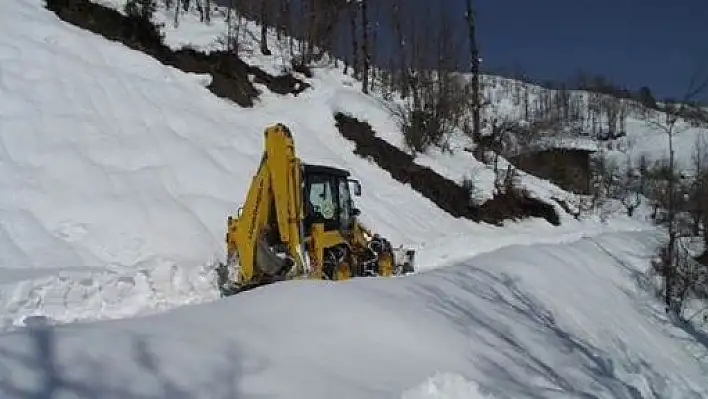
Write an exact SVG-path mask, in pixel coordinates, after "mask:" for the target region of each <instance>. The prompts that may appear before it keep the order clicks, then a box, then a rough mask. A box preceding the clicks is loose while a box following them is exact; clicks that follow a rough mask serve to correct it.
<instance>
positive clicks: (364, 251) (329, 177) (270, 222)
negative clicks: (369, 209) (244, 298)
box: [218, 124, 415, 296]
mask: <svg viewBox="0 0 708 399" xmlns="http://www.w3.org/2000/svg"><path fill="white" fill-rule="evenodd" d="M264 135H265V150H264V153H263V157H262V159H261V163H260V165H259V167H258V171H257V173H256V175H255V176H254V177H253V180H252V182H251V186H250V188H249V190H248V194H247V196H246V202H245V203H244V204H243V206H242V207H241V208H239V211H238V214H237V216H236V217H233V216H229V218H228V222H227V233H226V250H227V259H226V263H222V264H220V266H219V268H218V277H219V288H220V290H221V293H222V295H224V296H228V295H233V294H235V293H238V292H241V291H244V290H248V289H251V288H255V287H258V286H261V285H264V284H269V283H273V282H276V281H282V280H289V279H300V278H312V279H327V280H345V279H349V278H352V277H365V276H393V275H402V274H408V273H411V272H413V270H414V264H413V262H414V256H415V252H414V251H413V250H410V249H404V248H402V247H399V248H392V246H391V244H390V243H389V242H388V240H386V239H385V238H383V237H381V236H379V235H378V234H373V233H372V232H371V231H369V230H368V229H367V228H366V227H365V226H364V225H362V223H361V222H360V221H359V220H358V215H359V210H358V209H357V208H355V206H354V202H353V199H352V196H351V191H353V193H354V195H355V196H360V195H361V185H360V183H359V181H357V180H355V179H352V178H350V173H349V172H348V171H346V170H342V169H338V168H334V167H331V166H323V165H312V164H304V163H302V162H301V160H300V159H299V158H298V157H297V156H296V153H295V144H294V141H293V137H292V134H291V132H290V130H289V129H288V127H286V126H285V125H283V124H276V125H273V126H269V127H268V128H266V130H265V132H264ZM350 188H353V190H350Z"/></svg>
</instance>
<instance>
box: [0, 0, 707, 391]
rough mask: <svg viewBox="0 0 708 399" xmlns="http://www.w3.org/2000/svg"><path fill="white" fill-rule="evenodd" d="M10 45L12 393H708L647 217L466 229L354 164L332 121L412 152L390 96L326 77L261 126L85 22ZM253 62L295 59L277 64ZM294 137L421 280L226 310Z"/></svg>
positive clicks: (193, 37) (260, 297)
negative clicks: (672, 315)
mask: <svg viewBox="0 0 708 399" xmlns="http://www.w3.org/2000/svg"><path fill="white" fill-rule="evenodd" d="M103 1H104V2H105V1H109V0H103ZM110 4H111V5H113V6H116V7H118V6H119V5H120V4H121V3H120V0H110ZM160 15H161V14H160V13H158V16H157V17H158V18H164V19H165V20H168V19H169V15H162V16H160ZM220 23H221V24H223V21H221V22H219V18H218V17H214V22H213V25H212V26H211V27H204V26H197V25H198V24H200V23H199V22H198V20H196V19H195V17H194V15H193V14H189V13H186V14H185V15H184V16H182V17H181V19H180V25H179V27H177V28H174V27H173V28H170V27H169V26H168V25H165V30H166V33H167V36H166V39H167V41H168V43H170V45H171V46H173V47H179V46H181V45H183V44H190V45H194V46H197V47H199V46H203V47H204V48H209V46H217V45H218V41H215V40H216V39H214V37H215V36H214V34H215V32H216V31H219V30H221V29H222V28H223V25H219V24H220ZM247 26H250V27H249V28H248V29H245V30H244V31H245V33H244V35H247V34H248V33H249V32H251V33H253V32H257V30H253V29H255V28H254V27H253V26H252V24H250V25H247ZM0 33H2V34H1V35H0V57H1V59H2V62H0V175H1V176H2V177H3V184H4V186H3V188H4V189H3V190H0V215H1V216H0V331H1V332H0V359H2V362H0V397H53V394H56V395H57V396H60V397H97V396H98V397H122V398H123V397H141V398H148V397H149V398H157V397H171V398H173V397H210V398H220V397H224V398H226V397H309V398H314V399H317V398H331V397H333V396H335V395H339V396H346V397H353V398H358V397H367V398H372V397H374V398H376V397H381V398H383V397H386V398H391V397H402V398H407V399H411V398H445V399H449V398H456V397H466V398H475V397H481V398H509V397H513V398H517V397H549V398H551V397H553V398H555V397H587V396H593V397H601V398H605V397H613V398H636V397H639V395H642V396H643V397H662V398H664V397H665V398H685V397H705V395H706V394H708V393H707V392H705V388H704V387H706V386H708V380H707V378H706V375H708V373H706V372H705V365H704V364H703V363H702V360H700V359H701V358H702V357H705V353H704V352H705V350H706V349H705V347H703V346H701V345H700V340H699V338H697V337H696V336H695V335H691V334H689V333H688V332H686V331H684V330H681V329H679V328H677V327H675V326H674V325H673V324H672V323H671V322H670V321H669V320H667V319H666V317H665V316H664V314H663V311H662V310H661V309H660V308H659V305H658V302H657V301H656V300H655V299H653V298H652V297H651V287H649V286H648V285H647V282H646V280H645V279H646V278H647V277H645V276H646V269H647V267H648V259H649V257H650V256H651V255H652V254H653V253H654V250H655V248H656V246H657V245H658V240H659V238H660V235H659V233H657V232H656V231H655V229H654V228H653V227H652V226H651V225H649V224H648V223H647V222H646V221H645V220H643V219H644V218H643V213H642V211H641V210H640V211H638V213H637V216H636V217H634V218H628V217H624V216H621V215H615V216H613V217H612V218H610V219H609V220H608V221H607V223H601V222H599V221H598V220H597V218H596V217H592V216H584V217H583V218H581V219H579V220H575V219H573V218H572V217H570V216H569V215H567V214H565V215H562V225H561V226H558V227H553V226H550V225H549V224H548V223H546V222H545V221H543V220H538V219H532V220H526V221H523V222H509V223H506V224H505V226H503V227H493V226H489V225H485V224H477V223H473V222H471V221H467V220H462V219H456V218H452V217H451V216H449V215H448V214H446V213H445V212H443V211H442V210H440V209H439V208H437V207H436V206H435V205H434V204H433V203H431V202H430V201H428V200H427V199H425V198H423V197H422V196H421V195H419V194H418V193H416V192H414V191H413V190H412V189H411V188H410V187H409V186H407V185H403V184H400V183H398V182H396V181H395V180H393V179H392V178H391V177H390V175H389V174H388V173H387V172H385V171H383V170H381V169H379V168H378V167H377V166H376V165H375V164H374V163H372V162H369V161H368V160H365V159H362V158H359V157H358V156H356V155H354V154H353V152H352V150H353V148H354V147H353V144H352V143H350V142H348V141H346V140H344V139H343V138H342V137H341V135H340V134H339V133H338V132H337V129H336V127H335V123H334V118H333V114H334V112H337V111H343V112H347V113H350V114H352V115H355V116H359V117H361V118H365V119H366V120H367V121H369V122H370V123H371V124H372V126H374V129H375V130H376V131H377V134H379V135H380V136H381V137H382V138H384V139H385V140H387V141H389V142H391V143H392V144H394V145H401V142H400V132H398V130H397V127H396V125H395V123H394V121H393V120H392V119H391V114H390V111H388V110H387V109H386V107H385V106H386V104H385V103H384V102H382V100H381V99H377V98H374V97H370V96H365V95H363V94H361V93H360V91H359V90H358V88H357V87H356V85H355V84H354V82H353V81H352V80H351V79H350V78H348V77H345V76H343V75H342V74H341V73H339V72H337V71H336V70H333V69H331V68H329V67H328V66H326V65H323V66H322V67H320V68H316V69H315V76H314V77H313V78H312V79H308V83H310V84H312V86H313V87H312V89H309V90H307V91H305V92H304V93H302V94H301V95H299V96H297V97H293V96H278V95H275V94H272V93H269V92H268V91H267V90H265V89H264V93H263V94H262V95H261V96H260V98H259V100H258V102H257V103H256V105H255V106H254V107H253V108H249V109H244V108H239V107H238V106H236V105H234V104H232V103H230V102H228V101H224V100H222V99H219V98H217V97H215V96H214V95H212V94H211V93H210V92H209V91H208V90H207V89H206V88H205V86H206V85H208V83H209V81H210V79H211V77H210V76H208V75H197V74H186V73H182V72H180V71H178V70H176V69H174V68H169V67H165V66H163V65H162V64H160V63H158V62H157V61H155V60H153V59H151V58H149V57H146V56H144V55H143V54H141V53H139V52H136V51H131V50H129V49H127V48H126V47H125V46H123V45H120V44H117V43H113V42H110V41H107V40H105V39H103V38H101V37H99V36H96V35H93V34H91V33H89V32H87V31H84V30H81V29H78V28H76V27H73V26H71V25H68V24H66V23H64V22H62V21H60V20H59V19H58V18H57V17H56V16H55V15H54V14H53V13H51V12H49V11H47V10H45V9H44V8H43V2H42V1H40V0H17V1H13V2H0ZM87 49H90V50H87ZM244 58H245V59H247V60H249V62H254V63H257V64H258V65H260V66H262V67H264V68H266V69H268V70H269V71H277V70H281V69H282V68H283V67H284V65H287V63H286V62H283V60H285V59H286V58H287V55H286V54H284V53H283V52H278V51H274V55H273V56H271V57H263V56H258V55H256V54H255V53H253V54H251V56H250V57H244ZM276 122H282V123H285V124H286V125H288V126H289V127H290V128H291V129H292V131H293V134H294V136H295V144H296V149H297V151H298V153H299V155H300V156H301V157H302V158H303V159H304V160H306V161H307V162H314V163H320V162H321V163H328V164H332V165H334V166H338V167H342V168H347V169H350V170H352V171H353V172H354V175H355V176H354V177H356V178H358V179H360V180H361V182H362V185H363V189H364V190H363V196H362V197H360V198H358V199H357V200H358V206H359V207H360V208H361V209H362V213H363V218H364V219H363V220H364V222H365V223H366V224H368V225H369V226H371V227H372V228H373V229H374V230H376V231H378V232H381V233H382V234H383V235H385V236H387V237H389V238H390V239H391V241H392V242H393V244H394V245H399V244H402V245H405V246H411V247H413V248H415V249H416V250H417V263H418V265H419V272H418V273H417V274H416V275H413V276H408V277H402V278H388V279H374V278H370V279H355V280H351V281H347V282H339V283H328V282H323V281H320V282H316V281H292V282H287V283H280V284H274V285H271V286H267V287H263V288H259V289H256V290H253V291H249V292H246V293H243V294H239V295H237V296H235V297H231V298H227V299H219V298H217V293H216V290H215V289H214V285H213V273H212V271H213V265H214V264H215V262H217V261H219V260H222V259H223V255H224V254H223V251H224V242H223V239H224V232H225V224H226V218H227V216H228V215H230V214H234V213H235V212H236V210H237V208H238V206H239V205H240V203H241V201H243V198H244V196H245V193H246V190H247V188H248V186H249V184H250V182H251V178H252V175H253V173H254V172H255V169H256V167H257V165H258V162H259V160H260V156H261V153H262V150H263V147H262V146H263V143H262V132H263V129H264V128H265V127H266V126H268V125H270V124H273V123H276ZM454 140H458V141H456V142H455V143H453V144H454V147H455V148H456V149H457V151H455V152H454V154H447V153H445V154H443V153H435V152H431V153H429V154H425V155H422V156H420V157H418V159H417V162H420V163H421V164H428V165H431V166H432V167H433V168H435V170H437V171H438V172H439V173H441V174H443V175H445V176H448V177H450V178H453V179H455V180H458V181H461V180H462V179H463V178H464V177H472V178H474V179H477V180H478V186H479V187H481V191H482V192H481V196H482V197H484V196H488V195H489V192H490V191H491V187H490V184H491V181H492V180H491V177H492V174H493V172H492V171H491V170H490V169H489V168H488V167H487V166H485V165H483V164H481V163H480V162H478V161H477V160H476V159H474V158H473V157H472V156H471V154H469V153H467V152H465V151H461V150H459V149H460V148H462V147H463V146H464V145H466V143H465V141H464V140H463V139H462V138H460V137H457V138H454ZM523 184H524V185H525V186H526V187H528V188H529V189H530V190H531V191H532V193H533V194H534V195H537V196H539V197H541V198H545V199H547V200H550V199H551V197H556V198H560V199H563V200H567V201H568V202H569V203H570V205H571V206H573V205H574V204H575V202H574V201H575V200H576V198H575V197H574V196H572V195H571V194H569V193H567V192H564V191H563V190H560V189H559V188H557V187H555V186H554V185H552V184H550V183H549V182H546V181H543V180H540V179H536V178H534V177H532V176H528V175H525V176H524V178H523ZM46 324H49V325H50V327H47V326H46ZM421 326H422V327H421ZM703 361H704V360H703Z"/></svg>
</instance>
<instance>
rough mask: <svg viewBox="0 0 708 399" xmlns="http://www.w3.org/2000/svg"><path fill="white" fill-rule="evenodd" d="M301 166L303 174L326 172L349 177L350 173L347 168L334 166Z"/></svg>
mask: <svg viewBox="0 0 708 399" xmlns="http://www.w3.org/2000/svg"><path fill="white" fill-rule="evenodd" d="M302 167H303V169H304V171H305V174H310V173H312V174H327V175H334V176H340V177H349V176H350V175H351V173H350V172H349V171H348V170H344V169H340V168H335V167H333V166H325V165H315V164H303V165H302Z"/></svg>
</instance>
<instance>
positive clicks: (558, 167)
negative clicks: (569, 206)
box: [509, 148, 592, 194]
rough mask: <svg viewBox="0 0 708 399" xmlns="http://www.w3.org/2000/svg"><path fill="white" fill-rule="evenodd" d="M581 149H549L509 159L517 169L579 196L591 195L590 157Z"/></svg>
mask: <svg viewBox="0 0 708 399" xmlns="http://www.w3.org/2000/svg"><path fill="white" fill-rule="evenodd" d="M591 154H592V152H590V151H585V150H579V149H565V148H557V149H549V150H544V151H537V152H530V153H526V154H522V155H519V156H516V157H512V158H510V159H509V161H510V162H511V163H513V164H514V165H515V166H516V167H517V168H519V169H521V170H524V171H526V172H528V173H531V174H533V175H535V176H537V177H540V178H542V179H547V180H550V181H552V182H553V183H555V184H557V185H558V186H559V187H561V188H563V189H564V190H568V191H572V192H574V193H577V194H589V193H590V155H591Z"/></svg>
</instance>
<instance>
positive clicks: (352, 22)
mask: <svg viewBox="0 0 708 399" xmlns="http://www.w3.org/2000/svg"><path fill="white" fill-rule="evenodd" d="M358 11H359V3H357V2H353V3H352V4H351V6H350V9H349V29H350V34H351V36H352V70H353V71H354V78H357V77H359V43H358V42H357V35H356V18H357V14H358Z"/></svg>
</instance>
